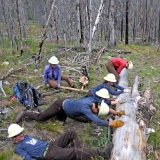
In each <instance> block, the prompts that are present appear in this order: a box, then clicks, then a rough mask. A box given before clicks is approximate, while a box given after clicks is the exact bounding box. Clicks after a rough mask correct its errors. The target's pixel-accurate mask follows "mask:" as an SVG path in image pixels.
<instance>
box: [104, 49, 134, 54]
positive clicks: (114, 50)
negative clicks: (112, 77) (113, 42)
mask: <svg viewBox="0 0 160 160" xmlns="http://www.w3.org/2000/svg"><path fill="white" fill-rule="evenodd" d="M104 51H105V52H114V53H119V54H123V53H124V54H129V53H132V52H131V51H125V50H117V49H105V50H104Z"/></svg>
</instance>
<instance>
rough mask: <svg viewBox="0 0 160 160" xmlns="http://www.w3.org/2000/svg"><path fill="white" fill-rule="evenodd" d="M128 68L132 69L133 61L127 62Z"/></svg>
mask: <svg viewBox="0 0 160 160" xmlns="http://www.w3.org/2000/svg"><path fill="white" fill-rule="evenodd" d="M128 69H133V63H132V62H131V61H129V62H128Z"/></svg>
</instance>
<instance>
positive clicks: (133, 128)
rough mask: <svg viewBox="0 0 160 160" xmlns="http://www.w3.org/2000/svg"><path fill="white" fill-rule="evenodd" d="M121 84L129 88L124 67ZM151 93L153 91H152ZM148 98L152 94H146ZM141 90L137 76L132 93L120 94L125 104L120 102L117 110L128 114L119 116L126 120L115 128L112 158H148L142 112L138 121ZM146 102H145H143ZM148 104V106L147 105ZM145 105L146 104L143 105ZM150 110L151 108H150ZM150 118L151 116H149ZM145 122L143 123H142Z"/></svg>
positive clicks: (119, 97) (137, 159) (136, 159)
mask: <svg viewBox="0 0 160 160" xmlns="http://www.w3.org/2000/svg"><path fill="white" fill-rule="evenodd" d="M119 85H120V86H122V87H124V88H127V87H128V80H127V70H126V69H123V70H122V72H121V74H120V81H119ZM150 93H151V92H150ZM145 95H147V94H144V97H143V98H145V99H146V102H147V99H149V98H151V96H152V94H148V95H149V96H148V97H147V96H145ZM139 97H140V96H139V92H138V77H136V78H135V82H134V85H133V89H132V95H130V94H129V93H123V94H121V95H119V96H118V99H120V100H122V101H123V102H125V103H123V104H118V105H117V106H116V110H117V111H120V110H125V112H126V115H125V116H122V117H118V118H116V119H121V120H122V121H124V123H125V124H124V126H122V127H120V128H117V129H115V131H114V136H113V144H114V148H113V150H112V155H111V160H146V147H147V133H146V131H147V130H148V128H146V122H145V121H144V119H143V117H142V115H143V114H141V115H140V116H141V118H140V119H141V120H142V121H143V123H140V121H138V122H137V111H138V113H139V104H140V102H139V101H138V100H139ZM143 103H144V102H143ZM148 104H149V103H146V104H145V107H149V108H150V105H148ZM147 105H148V106H147ZM143 106H144V105H143ZM148 112H150V110H148ZM148 120H150V118H148ZM142 121H141V122H142ZM142 124H143V125H142Z"/></svg>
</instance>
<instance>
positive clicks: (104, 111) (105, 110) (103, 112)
mask: <svg viewBox="0 0 160 160" xmlns="http://www.w3.org/2000/svg"><path fill="white" fill-rule="evenodd" d="M108 112H109V106H108V105H107V104H106V103H104V100H102V102H101V105H100V106H99V112H98V115H99V116H100V115H106V114H108Z"/></svg>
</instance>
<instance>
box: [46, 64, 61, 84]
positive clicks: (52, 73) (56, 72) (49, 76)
mask: <svg viewBox="0 0 160 160" xmlns="http://www.w3.org/2000/svg"><path fill="white" fill-rule="evenodd" d="M48 80H57V82H58V84H60V82H61V69H60V66H59V65H57V64H56V68H55V69H53V68H52V67H51V65H50V64H48V65H47V66H45V68H44V83H45V84H47V83H48Z"/></svg>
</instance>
